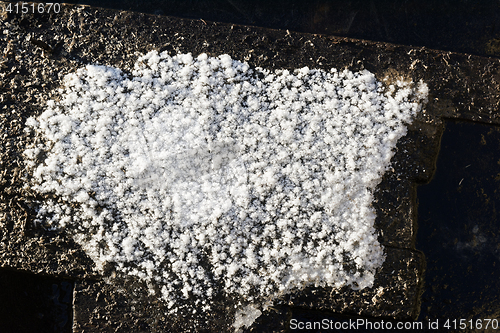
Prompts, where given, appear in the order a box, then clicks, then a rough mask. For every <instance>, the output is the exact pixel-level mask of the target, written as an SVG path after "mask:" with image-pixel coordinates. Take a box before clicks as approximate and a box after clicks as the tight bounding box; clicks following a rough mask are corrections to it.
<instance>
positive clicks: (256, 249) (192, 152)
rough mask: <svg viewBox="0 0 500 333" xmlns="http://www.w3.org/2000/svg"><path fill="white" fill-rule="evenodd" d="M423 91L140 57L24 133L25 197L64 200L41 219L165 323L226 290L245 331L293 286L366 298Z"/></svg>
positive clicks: (317, 73) (98, 73) (83, 78)
mask: <svg viewBox="0 0 500 333" xmlns="http://www.w3.org/2000/svg"><path fill="white" fill-rule="evenodd" d="M426 94H427V88H426V86H425V84H422V83H420V84H412V83H403V82H397V83H396V84H395V85H391V86H389V87H384V86H383V85H382V84H381V83H380V82H377V80H376V79H375V77H374V76H373V75H372V74H371V73H369V72H368V71H362V72H357V73H353V72H350V71H347V70H345V71H342V72H339V71H337V70H335V69H332V70H331V71H323V70H310V69H308V68H302V69H297V70H295V71H288V70H274V71H270V70H265V69H261V68H254V69H252V68H250V67H249V66H248V65H247V64H245V63H242V62H239V61H235V60H232V59H231V58H230V57H229V56H228V55H221V56H219V57H217V58H215V57H208V56H207V55H205V54H201V55H200V56H198V57H197V58H193V57H192V56H191V55H190V54H178V55H176V56H173V57H172V56H169V55H168V54H167V53H162V54H158V53H157V52H150V53H148V54H146V55H145V56H143V57H141V58H139V60H138V61H137V63H136V65H135V68H134V70H133V71H132V75H126V74H125V73H123V72H122V71H121V70H120V69H117V68H113V67H105V66H97V65H89V66H86V67H85V68H82V69H79V70H78V71H77V72H76V73H73V74H69V75H67V76H66V77H65V79H64V86H63V87H62V88H61V90H60V96H61V98H60V100H58V101H50V102H48V105H47V108H46V110H45V112H44V113H43V114H41V115H40V116H39V117H38V118H37V119H34V118H30V119H29V120H28V122H27V124H28V127H29V128H30V130H33V131H35V132H36V133H38V134H39V135H41V136H42V137H43V138H44V139H45V142H46V144H44V145H42V144H39V145H38V146H36V147H32V148H30V149H28V150H26V156H27V158H28V163H29V164H30V165H31V167H32V169H33V180H32V187H33V188H34V189H35V190H36V191H38V192H40V193H54V194H56V195H57V197H58V198H60V199H59V200H53V201H51V200H48V201H45V202H43V203H41V204H40V208H39V211H38V218H37V221H36V222H37V223H40V224H42V225H44V226H45V227H48V228H53V229H63V228H65V229H66V230H67V232H69V233H70V234H71V235H72V236H73V237H74V238H75V240H76V241H77V242H78V243H79V244H81V246H82V247H83V248H84V249H85V251H86V252H87V254H88V255H89V256H90V257H91V258H92V259H93V260H94V262H95V263H96V265H97V267H98V268H100V269H102V268H103V267H104V266H105V265H107V264H111V265H114V269H115V270H116V271H117V272H119V273H122V274H123V275H124V276H126V275H132V276H136V277H138V278H140V279H142V280H143V281H145V282H146V283H147V284H148V285H149V286H150V288H151V289H152V290H156V292H158V293H159V296H160V297H161V298H162V299H163V300H164V301H165V302H166V304H167V306H168V308H169V309H170V312H171V313H175V312H177V311H179V310H180V305H179V304H181V303H182V300H186V299H190V300H192V303H191V304H196V309H198V310H204V311H207V310H208V309H210V302H211V299H212V298H213V296H215V294H216V293H217V292H222V293H223V294H225V295H228V296H230V297H235V298H236V299H238V300H240V302H241V309H244V308H246V309H251V311H250V312H252V320H250V321H253V319H254V318H255V317H257V316H258V315H259V314H260V310H258V309H262V304H264V303H266V302H268V301H272V299H273V298H274V297H276V296H278V295H280V294H283V293H285V292H288V291H291V290H292V289H294V288H303V287H304V286H308V285H314V286H332V287H335V288H340V287H342V286H345V285H348V286H350V287H352V288H356V289H361V288H365V287H368V286H371V285H372V284H373V280H374V275H375V272H376V269H377V268H378V267H380V266H381V265H382V263H383V261H384V253H383V249H382V247H381V246H380V244H379V243H378V241H377V235H376V231H375V229H374V226H373V225H374V220H375V210H374V208H373V207H372V206H371V202H372V200H373V192H374V189H375V187H376V186H377V184H379V182H380V181H381V177H382V175H383V173H384V172H385V171H386V170H387V168H388V166H389V164H390V160H391V157H392V156H393V154H394V148H395V146H396V142H397V140H398V139H399V138H401V137H402V136H403V135H405V133H406V127H405V124H407V123H410V122H411V121H412V117H413V116H414V115H415V114H416V112H418V111H419V110H420V108H421V103H422V102H423V101H424V100H425V98H426ZM42 152H43V153H45V155H41V153H42ZM40 156H44V160H43V161H41V162H40V163H38V162H37V161H38V160H37V157H38V158H40ZM190 302H191V301H190ZM252 304H253V305H252ZM190 311H191V312H192V311H193V308H191V310H190ZM236 317H237V321H238V320H239V321H241V323H240V324H238V323H237V324H236V326H238V325H241V324H245V325H247V324H248V322H245V320H244V318H243V319H242V315H241V314H237V316H236ZM238 318H239V319H238ZM247 321H248V320H247Z"/></svg>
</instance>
